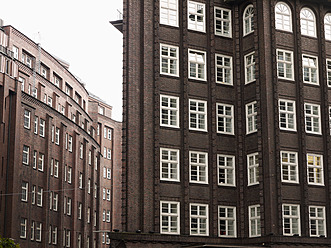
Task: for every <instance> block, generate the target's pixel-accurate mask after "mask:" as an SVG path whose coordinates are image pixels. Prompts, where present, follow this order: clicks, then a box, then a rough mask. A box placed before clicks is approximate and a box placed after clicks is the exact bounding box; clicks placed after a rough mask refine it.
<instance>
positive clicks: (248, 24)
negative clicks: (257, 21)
mask: <svg viewBox="0 0 331 248" xmlns="http://www.w3.org/2000/svg"><path fill="white" fill-rule="evenodd" d="M248 11H250V13H248ZM247 13H248V14H247ZM254 15H255V9H254V6H253V5H252V4H250V5H248V6H247V7H246V8H245V10H244V13H243V32H244V36H246V35H248V34H250V33H253V32H254Z"/></svg>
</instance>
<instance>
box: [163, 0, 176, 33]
mask: <svg viewBox="0 0 331 248" xmlns="http://www.w3.org/2000/svg"><path fill="white" fill-rule="evenodd" d="M160 23H161V24H165V25H170V26H174V27H177V26H178V0H161V1H160Z"/></svg>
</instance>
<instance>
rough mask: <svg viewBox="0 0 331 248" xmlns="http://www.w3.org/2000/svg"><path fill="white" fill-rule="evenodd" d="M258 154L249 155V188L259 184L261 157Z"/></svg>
mask: <svg viewBox="0 0 331 248" xmlns="http://www.w3.org/2000/svg"><path fill="white" fill-rule="evenodd" d="M258 155H259V154H258V153H253V154H249V155H247V170H248V171H247V174H248V186H250V185H255V184H259V157H258Z"/></svg>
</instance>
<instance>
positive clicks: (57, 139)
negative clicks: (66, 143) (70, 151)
mask: <svg viewBox="0 0 331 248" xmlns="http://www.w3.org/2000/svg"><path fill="white" fill-rule="evenodd" d="M55 144H56V145H60V128H58V127H56V128H55Z"/></svg>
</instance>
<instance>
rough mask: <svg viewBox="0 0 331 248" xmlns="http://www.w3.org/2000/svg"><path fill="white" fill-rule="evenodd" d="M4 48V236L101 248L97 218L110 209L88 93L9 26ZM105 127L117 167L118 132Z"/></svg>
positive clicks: (0, 206)
mask: <svg viewBox="0 0 331 248" xmlns="http://www.w3.org/2000/svg"><path fill="white" fill-rule="evenodd" d="M0 42H1V44H0V45H1V46H0V48H1V49H0V53H1V54H0V61H1V62H0V65H1V66H0V68H1V69H0V75H1V77H0V109H1V110H0V113H1V117H0V118H1V124H0V125H1V134H0V137H1V144H0V148H1V149H0V156H1V159H2V160H1V161H2V162H1V179H0V223H1V224H0V235H1V236H4V237H11V238H13V239H15V241H16V242H18V243H19V244H20V245H21V247H102V241H103V240H102V233H101V234H99V233H98V232H99V231H100V227H102V224H103V219H102V217H103V216H102V212H101V211H100V210H101V209H111V207H110V206H111V201H103V200H102V197H103V192H102V187H104V185H105V181H106V179H105V178H104V177H103V167H104V159H103V158H102V156H103V153H102V152H101V150H100V145H101V144H102V143H100V141H101V139H100V137H101V136H103V135H104V134H103V132H104V131H103V130H99V129H98V128H97V127H98V121H99V120H98V118H96V117H97V116H96V115H95V113H94V112H93V111H94V110H93V107H92V106H90V105H89V97H90V96H89V93H88V92H87V90H86V88H85V85H84V84H83V83H82V82H81V81H80V80H78V79H77V77H75V76H74V75H73V74H72V73H70V71H69V64H68V63H67V62H65V61H63V60H61V59H59V58H56V57H54V56H53V55H51V54H49V53H48V52H47V51H45V50H44V49H43V48H41V46H40V45H39V44H36V43H35V42H33V41H32V40H31V39H29V38H28V37H26V36H25V35H24V34H22V33H21V32H20V31H18V30H16V29H15V28H13V27H12V26H4V27H2V29H1V30H0ZM93 104H94V103H92V104H91V105H93ZM107 106H108V105H107ZM90 107H91V113H90V112H89V110H90ZM108 109H111V107H109V106H108ZM94 118H95V119H94ZM108 123H109V124H108ZM103 125H108V126H109V127H111V128H112V130H113V137H112V140H116V144H115V143H113V144H112V146H111V147H110V148H111V149H112V152H113V153H116V154H112V155H113V157H114V158H116V159H118V157H120V153H121V151H120V150H121V148H120V147H118V148H115V147H114V146H115V145H119V144H120V139H121V136H120V134H119V133H120V127H121V125H120V123H117V122H115V121H114V120H112V119H111V115H109V116H108V118H107V119H105V120H104V122H103ZM113 167H114V166H113V164H112V167H111V166H109V168H110V169H113ZM117 174H118V173H117ZM108 188H110V189H112V185H111V184H108ZM112 217H113V216H112ZM112 219H115V218H112Z"/></svg>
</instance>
